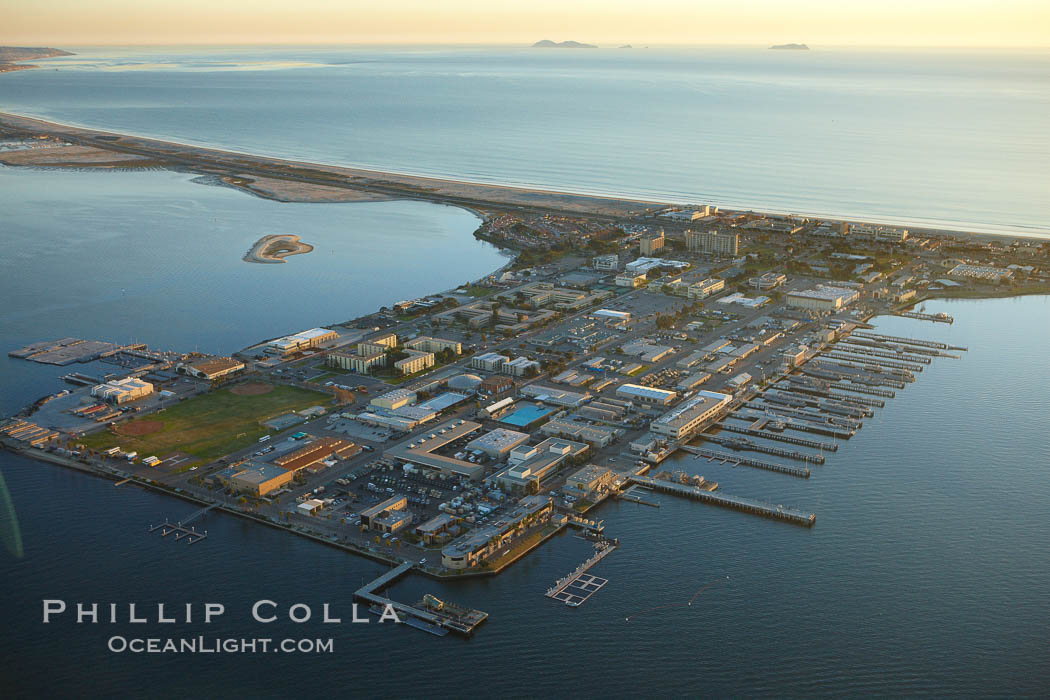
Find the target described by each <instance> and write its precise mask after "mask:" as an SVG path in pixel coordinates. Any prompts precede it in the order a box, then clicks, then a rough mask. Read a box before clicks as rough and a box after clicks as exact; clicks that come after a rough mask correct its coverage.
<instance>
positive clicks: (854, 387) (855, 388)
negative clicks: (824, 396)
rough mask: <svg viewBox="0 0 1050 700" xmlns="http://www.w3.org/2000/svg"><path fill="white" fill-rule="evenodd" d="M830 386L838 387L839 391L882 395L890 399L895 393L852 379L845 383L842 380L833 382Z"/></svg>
mask: <svg viewBox="0 0 1050 700" xmlns="http://www.w3.org/2000/svg"><path fill="white" fill-rule="evenodd" d="M832 387H833V388H835V389H838V390H839V391H852V392H854V393H857V394H868V395H869V396H884V397H885V398H887V399H892V398H893V397H895V396H896V395H897V392H895V391H893V390H892V389H879V388H878V387H874V386H867V385H861V384H857V383H855V382H853V381H850V382H849V383H846V384H844V383H842V382H835V383H834V384H832Z"/></svg>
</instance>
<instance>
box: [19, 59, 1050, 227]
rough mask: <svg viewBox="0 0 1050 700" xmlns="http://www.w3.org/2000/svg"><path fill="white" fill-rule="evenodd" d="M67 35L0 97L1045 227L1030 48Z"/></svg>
mask: <svg viewBox="0 0 1050 700" xmlns="http://www.w3.org/2000/svg"><path fill="white" fill-rule="evenodd" d="M70 50H72V51H74V52H75V53H76V55H75V56H70V57H60V58H54V59H48V61H47V63H46V68H45V69H44V70H36V71H20V72H19V73H14V74H11V75H6V76H4V77H5V81H4V86H3V90H4V92H3V111H6V112H10V113H14V114H24V115H29V116H36V117H40V118H43V119H48V120H52V121H56V122H60V123H67V124H75V125H83V126H87V127H92V128H97V129H103V130H107V131H112V132H117V133H128V134H136V135H141V136H149V137H154V138H158V139H163V140H170V141H175V142H179V143H186V144H194V145H202V146H210V147H215V148H221V149H228V150H233V151H240V152H243V153H251V154H257V155H263V156H276V157H283V158H288V159H292V160H304V161H308V162H318V163H328V164H333V165H339V166H360V167H364V168H369V169H373V170H378V171H389V172H399V173H417V174H422V175H430V176H436V177H443V178H451V179H459V180H466V181H472V182H482V183H493V184H501V185H521V186H525V187H533V188H539V189H550V190H560V191H567V192H583V193H593V194H604V195H610V196H613V197H629V198H635V199H646V200H656V201H668V202H704V203H711V204H716V205H719V206H722V207H723V208H734V209H754V210H758V211H774V212H786V213H799V214H814V215H821V216H831V217H836V218H847V219H855V220H862V221H874V222H884V223H897V224H904V225H911V226H923V227H932V228H947V229H954V230H962V231H975V232H991V233H1014V234H1022V235H1035V236H1046V235H1048V233H1050V224H1048V221H1047V212H1048V211H1050V192H1048V190H1047V187H1046V185H1045V183H1046V182H1048V181H1050V145H1048V142H1047V139H1046V138H1045V123H1046V115H1047V114H1048V113H1050V78H1048V77H1047V76H1048V75H1050V56H1048V55H1047V53H1046V52H1044V51H1031V50H1014V51H990V50H986V51H979V52H967V51H963V50H898V51H889V50H850V49H834V48H832V49H822V48H813V50H810V51H769V50H765V49H762V48H750V49H731V48H725V49H723V48H708V49H632V50H626V49H625V50H619V49H608V50H605V49H598V50H593V49H589V50H577V49H572V50H570V49H532V48H522V49H448V48H426V47H422V48H418V47H413V48H403V49H396V48H390V49H369V48H357V49H348V48H318V47H307V48H297V49H295V48H287V47H278V48H258V47H254V48H247V47H246V48H227V49H205V48H200V47H192V48H135V49H127V48H109V49H107V48H83V47H72V48H71V49H70ZM56 69H57V70H56Z"/></svg>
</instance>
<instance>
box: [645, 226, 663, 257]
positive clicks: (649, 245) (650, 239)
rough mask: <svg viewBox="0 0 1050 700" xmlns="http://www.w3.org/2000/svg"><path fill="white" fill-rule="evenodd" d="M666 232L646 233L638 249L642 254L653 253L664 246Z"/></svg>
mask: <svg viewBox="0 0 1050 700" xmlns="http://www.w3.org/2000/svg"><path fill="white" fill-rule="evenodd" d="M664 240H665V239H664V232H663V231H660V233H646V234H644V235H642V237H641V239H640V240H639V241H638V249H639V252H640V253H641V254H642V255H653V254H654V253H656V251H658V250H660V249H661V248H663V247H664Z"/></svg>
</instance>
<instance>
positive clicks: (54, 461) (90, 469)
mask: <svg viewBox="0 0 1050 700" xmlns="http://www.w3.org/2000/svg"><path fill="white" fill-rule="evenodd" d="M0 450H7V451H8V452H11V453H12V454H16V455H19V456H21V457H25V458H26V459H29V460H32V461H34V462H39V463H41V464H49V465H52V466H57V467H64V468H66V469H70V470H73V471H76V472H80V473H81V474H85V475H87V476H93V477H96V478H99V479H106V480H109V481H113V482H115V483H116V482H121V481H124V480H128V482H129V483H132V484H135V485H136V486H139V487H141V488H144V489H146V490H147V491H150V492H152V493H155V494H158V495H162V496H168V497H171V498H175V499H177V500H182V501H188V502H190V503H194V504H196V505H203V506H209V505H215V506H216V507H215V510H219V511H222V512H223V513H226V514H227V515H232V516H235V517H239V518H244V519H246V520H251V521H253V522H256V523H258V524H260V525H265V526H267V527H271V528H274V529H276V530H281V531H282V532H289V533H291V534H293V535H298V536H300V537H304V538H306V539H308V540H312V541H314V542H316V543H318V544H323V545H327V546H329V547H334V548H335V549H341V550H342V551H344V552H346V553H347V554H352V555H357V556H360V557H363V558H365V559H369V560H371V561H374V562H376V563H377V564H386V565H388V566H391V567H394V566H398V565H400V564H401V563H403V561H404V560H399V559H396V558H392V557H388V556H386V555H385V554H383V553H382V552H374V551H371V550H368V549H362V548H360V547H355V546H353V545H352V544H349V543H347V542H339V541H336V540H332V539H330V538H327V537H323V536H321V535H318V534H314V533H312V532H307V531H305V530H301V529H297V528H293V527H291V526H289V525H286V524H282V523H280V522H274V521H273V520H270V519H268V518H263V517H260V516H259V515H256V514H254V513H249V512H245V511H242V510H238V509H236V508H232V507H230V506H229V505H227V504H226V503H224V502H222V501H217V500H211V501H209V500H205V499H203V498H201V497H200V496H198V495H194V494H191V493H189V492H187V491H182V490H178V489H172V488H167V487H165V486H163V485H160V484H157V483H154V482H150V481H146V480H143V479H141V478H140V477H138V476H137V475H135V474H131V473H127V472H113V471H109V470H106V469H103V468H102V467H101V466H97V465H92V464H90V463H88V462H84V461H81V460H79V459H75V458H72V457H63V456H61V455H56V454H53V453H51V452H47V451H45V450H40V449H37V448H32V447H23V446H20V445H13V444H11V443H10V442H9V441H7V440H0ZM563 529H564V528H561V527H559V528H557V529H555V530H553V531H551V532H548V533H545V534H543V535H542V536H541V537H540V538H539V539H537V540H535V541H534V542H531V543H529V546H527V547H525V548H524V549H521V550H519V551H517V552H515V553H514V555H513V556H511V557H510V558H509V559H508V560H506V561H502V562H500V565H499V566H497V567H494V568H491V569H484V570H480V571H468V572H461V573H447V574H436V573H434V572H432V571H430V570H428V569H425V568H417V567H413V568H412V573H414V574H419V575H420V576H425V577H426V578H429V579H431V580H434V581H465V580H470V579H476V578H488V577H492V576H497V575H498V574H500V573H502V572H503V571H505V570H506V569H508V568H509V567H511V566H513V565H514V564H515V563H517V562H518V561H520V560H521V559H523V558H524V557H525V556H526V555H528V554H530V553H531V552H532V551H533V550H534V549H536V548H538V547H539V546H540V545H542V544H544V543H546V542H547V541H548V540H550V539H552V538H554V537H556V536H557V535H558V534H560V533H561V532H562V530H563Z"/></svg>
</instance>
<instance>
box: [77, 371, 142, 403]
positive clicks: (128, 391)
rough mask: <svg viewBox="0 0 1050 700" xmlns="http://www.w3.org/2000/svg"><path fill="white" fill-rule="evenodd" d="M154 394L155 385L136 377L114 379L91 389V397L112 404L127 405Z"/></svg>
mask: <svg viewBox="0 0 1050 700" xmlns="http://www.w3.org/2000/svg"><path fill="white" fill-rule="evenodd" d="M152 393H153V385H152V384H150V383H149V382H146V381H143V380H141V379H136V378H135V377H125V378H124V379H114V380H113V381H109V382H106V383H105V384H99V385H98V386H96V387H94V388H92V389H91V395H92V396H94V397H95V398H99V399H102V400H103V401H110V402H112V403H127V402H128V401H134V400H135V399H141V398H142V397H143V396H149V395H150V394H152Z"/></svg>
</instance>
